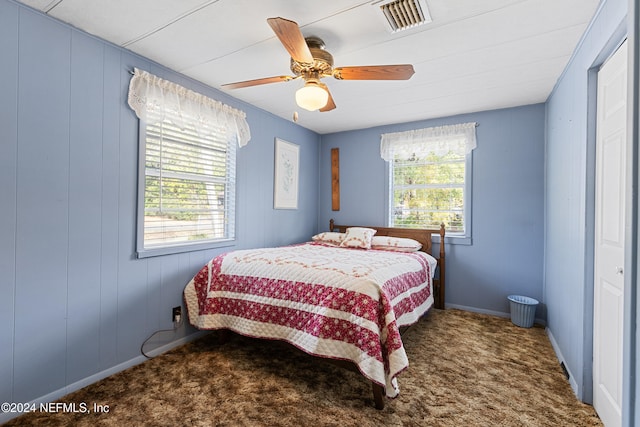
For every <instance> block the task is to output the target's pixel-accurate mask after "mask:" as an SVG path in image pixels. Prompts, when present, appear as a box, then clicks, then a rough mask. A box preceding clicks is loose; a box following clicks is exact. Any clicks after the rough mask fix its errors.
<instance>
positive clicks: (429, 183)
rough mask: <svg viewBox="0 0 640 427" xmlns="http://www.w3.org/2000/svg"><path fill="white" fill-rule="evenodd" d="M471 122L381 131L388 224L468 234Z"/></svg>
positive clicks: (452, 233) (471, 146)
mask: <svg viewBox="0 0 640 427" xmlns="http://www.w3.org/2000/svg"><path fill="white" fill-rule="evenodd" d="M475 126H476V124H475V123H467V124H463V125H453V126H441V127H437V128H426V129H419V130H414V131H408V132H398V133H394V134H385V135H382V139H381V155H382V157H383V158H384V159H385V160H387V161H388V162H389V177H388V180H389V194H388V197H389V201H388V206H389V213H388V218H389V221H388V222H389V225H390V226H393V227H408V228H438V227H439V226H440V224H441V223H444V224H445V227H446V228H447V233H448V234H449V235H456V234H457V235H459V236H465V237H470V236H469V234H470V233H469V232H470V227H469V225H470V224H469V212H470V211H471V209H470V194H469V189H470V188H471V185H470V181H471V174H470V169H471V156H470V154H471V150H473V148H474V147H475V145H476V141H475Z"/></svg>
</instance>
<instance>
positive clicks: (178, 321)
mask: <svg viewBox="0 0 640 427" xmlns="http://www.w3.org/2000/svg"><path fill="white" fill-rule="evenodd" d="M180 326H182V316H181V315H176V317H175V320H174V322H173V329H160V330H157V331H155V332H154V333H152V334H151V335H149V337H148V338H147V339H145V340H144V341H143V342H142V345H140V353H142V355H143V356H144V357H146V358H147V359H149V360H151V359H153V358H154V357H155V356H149V355H148V354H147V353H145V352H144V346H145V344H146V343H147V342H148V341H149V340H150V339H151V338H153V337H155V336H156V335H158V334H160V333H163V332H175V331H176V330H177V329H178V328H179V327H180Z"/></svg>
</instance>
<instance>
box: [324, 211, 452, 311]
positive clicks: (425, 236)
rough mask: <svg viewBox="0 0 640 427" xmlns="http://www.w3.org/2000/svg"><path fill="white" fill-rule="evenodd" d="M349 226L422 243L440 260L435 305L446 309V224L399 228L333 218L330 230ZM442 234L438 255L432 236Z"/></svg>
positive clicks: (430, 253) (435, 286)
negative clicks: (353, 222)
mask: <svg viewBox="0 0 640 427" xmlns="http://www.w3.org/2000/svg"><path fill="white" fill-rule="evenodd" d="M349 227H367V228H373V229H374V230H376V236H393V237H405V238H409V239H413V240H417V241H418V242H420V243H421V244H422V249H421V251H423V252H426V253H428V254H429V255H432V256H433V257H434V258H436V260H437V261H438V268H437V270H436V276H435V277H434V280H433V289H434V299H435V303H434V305H435V307H436V308H439V309H444V277H445V274H444V273H445V245H444V234H445V233H444V224H441V225H440V229H437V230H436V229H425V228H398V227H375V226H364V225H337V224H336V223H335V222H334V221H333V219H332V220H330V221H329V231H336V232H339V233H345V232H346V231H347V228H349ZM434 234H436V235H439V236H440V251H439V254H438V256H436V255H435V254H433V253H432V248H433V245H432V237H433V235H434Z"/></svg>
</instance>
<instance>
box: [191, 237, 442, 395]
mask: <svg viewBox="0 0 640 427" xmlns="http://www.w3.org/2000/svg"><path fill="white" fill-rule="evenodd" d="M435 265H436V260H435V259H434V258H433V257H431V256H429V255H427V254H425V253H423V252H412V253H401V252H390V251H378V250H360V249H346V248H339V247H331V246H325V245H322V244H317V243H305V244H301V245H294V246H286V247H280V248H265V249H251V250H239V251H233V252H229V253H226V254H223V255H220V256H217V257H215V258H213V259H212V260H211V261H209V263H207V265H206V266H204V267H203V268H202V269H201V270H200V272H198V274H196V276H195V277H194V278H193V279H192V280H191V281H190V282H189V284H188V285H187V286H186V288H185V291H184V295H185V301H186V305H187V311H188V316H189V321H190V323H191V324H192V325H193V326H195V327H197V328H199V329H220V328H225V329H230V330H233V331H235V332H238V333H241V334H244V335H248V336H252V337H259V338H269V339H279V340H284V341H287V342H289V343H291V344H293V345H295V346H296V347H298V348H300V349H302V350H303V351H305V352H307V353H309V354H312V355H316V356H321V357H327V358H333V359H342V360H349V361H352V362H354V363H355V364H356V365H357V366H358V368H359V370H360V371H361V372H362V374H363V375H364V376H366V377H367V378H369V379H370V380H372V381H374V382H376V383H378V384H380V385H381V386H383V387H385V393H386V395H387V396H388V397H395V396H396V395H397V394H398V392H399V389H398V386H397V380H396V376H397V375H398V374H399V373H400V372H401V371H403V370H404V369H406V368H407V366H408V360H407V355H406V353H405V350H404V347H403V345H402V340H401V338H400V332H399V327H400V326H406V325H410V324H412V323H414V322H416V321H417V320H418V319H419V317H420V316H421V315H422V314H424V313H425V312H426V311H427V310H428V309H429V308H430V307H431V305H432V304H433V295H432V294H433V291H432V275H433V271H434V270H435Z"/></svg>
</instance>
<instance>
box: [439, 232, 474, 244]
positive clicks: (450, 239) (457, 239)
mask: <svg viewBox="0 0 640 427" xmlns="http://www.w3.org/2000/svg"><path fill="white" fill-rule="evenodd" d="M432 238H433V243H440V236H438V235H436V234H434V235H433V236H432ZM444 243H446V244H448V245H464V246H471V245H472V244H473V242H472V239H471V237H467V236H456V235H453V236H447V235H446V234H445V236H444Z"/></svg>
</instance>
